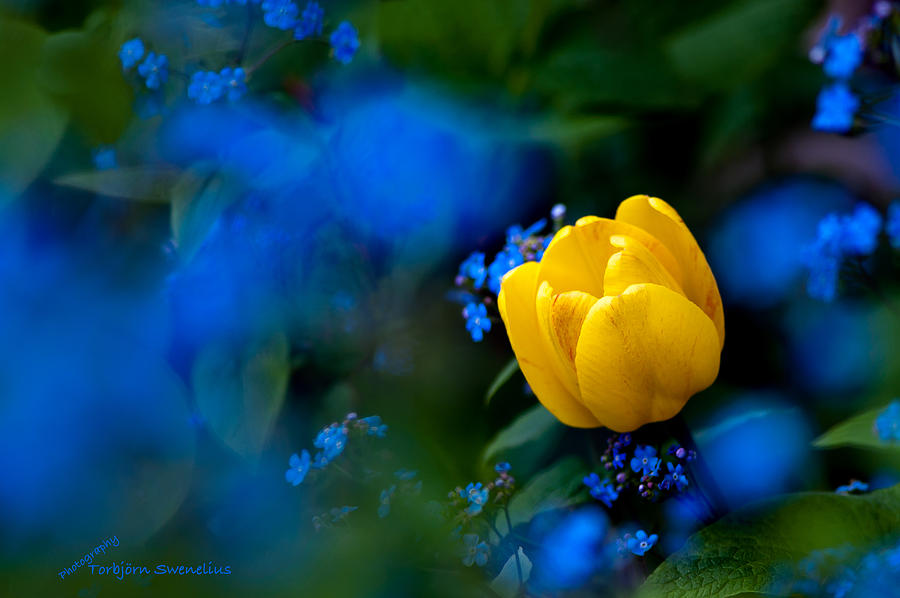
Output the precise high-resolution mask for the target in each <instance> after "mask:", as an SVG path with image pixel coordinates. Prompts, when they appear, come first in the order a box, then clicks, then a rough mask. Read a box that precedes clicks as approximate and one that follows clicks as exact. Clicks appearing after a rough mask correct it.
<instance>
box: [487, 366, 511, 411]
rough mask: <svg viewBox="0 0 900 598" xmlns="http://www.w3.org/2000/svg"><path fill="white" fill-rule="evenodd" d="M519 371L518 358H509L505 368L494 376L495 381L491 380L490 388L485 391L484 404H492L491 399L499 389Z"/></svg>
mask: <svg viewBox="0 0 900 598" xmlns="http://www.w3.org/2000/svg"><path fill="white" fill-rule="evenodd" d="M518 371H519V362H518V361H516V358H515V357H513V358H512V359H510V360H509V363H507V364H506V365H505V366H503V369H502V370H500V372H499V373H498V374H497V377H496V378H494V381H493V382H491V386H490V388H488V390H487V392H486V393H484V404H485V406H487V405H490V403H491V399H492V398H494V395H495V394H497V391H498V390H500V388H501V387H502V386H503V385H504V384H506V383H507V382H509V379H510V378H512V377H513V374H515V373H516V372H518Z"/></svg>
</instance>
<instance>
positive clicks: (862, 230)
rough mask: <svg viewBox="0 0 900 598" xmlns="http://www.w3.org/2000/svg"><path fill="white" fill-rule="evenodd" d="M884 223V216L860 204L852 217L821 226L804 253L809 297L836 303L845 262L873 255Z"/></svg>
mask: <svg viewBox="0 0 900 598" xmlns="http://www.w3.org/2000/svg"><path fill="white" fill-rule="evenodd" d="M881 223H882V218H881V214H879V213H878V211H877V210H876V209H875V208H873V207H872V206H870V205H868V204H865V203H860V204H858V205H857V206H856V209H855V210H854V211H853V213H851V214H844V215H838V214H829V215H827V216H826V217H825V218H823V219H822V220H821V221H820V222H819V226H818V228H817V230H816V239H815V241H813V243H812V244H811V245H808V246H807V247H805V248H804V251H803V261H804V263H805V265H806V267H807V268H808V270H809V279H808V280H807V284H806V291H807V293H809V296H810V297H813V298H814V299H819V300H821V301H832V300H833V299H834V297H835V295H836V294H837V283H838V280H839V274H840V269H841V264H842V262H843V261H844V260H845V259H846V258H864V257H867V256H870V255H872V253H874V251H875V249H876V247H877V246H878V234H879V232H880V231H881Z"/></svg>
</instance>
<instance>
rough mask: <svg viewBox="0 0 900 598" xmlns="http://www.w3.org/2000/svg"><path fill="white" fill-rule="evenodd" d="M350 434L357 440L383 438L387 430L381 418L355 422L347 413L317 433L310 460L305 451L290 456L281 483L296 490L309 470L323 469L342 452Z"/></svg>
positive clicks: (360, 419)
mask: <svg viewBox="0 0 900 598" xmlns="http://www.w3.org/2000/svg"><path fill="white" fill-rule="evenodd" d="M352 432H357V433H358V434H359V435H361V436H377V437H379V438H384V436H385V434H386V433H387V426H386V425H384V424H382V423H381V418H380V417H378V416H377V415H372V416H370V417H363V418H359V417H357V415H356V414H355V413H348V414H347V417H345V418H344V420H343V421H342V422H340V423H338V422H334V423H332V424H329V425H327V426H325V427H324V428H322V431H320V432H319V433H318V435H317V436H316V438H315V440H314V441H313V446H314V447H315V448H317V449H320V450H319V451H318V452H317V453H316V455H315V457H311V456H310V453H309V451H307V450H306V449H303V451H301V453H300V454H299V455H298V454H297V453H294V454H293V455H291V457H290V459H289V461H288V464H289V465H290V468H289V469H288V470H287V471H286V472H285V473H284V477H285V480H287V482H288V483H290V484H293V485H294V486H299V485H300V484H301V483H303V480H304V479H306V475H307V474H308V473H309V471H310V469H325V467H327V466H328V464H329V463H331V462H332V461H334V460H335V459H337V458H338V457H339V456H340V455H341V454H342V453H343V452H344V449H345V448H346V447H347V440H348V438H349V436H350V434H351V433H352Z"/></svg>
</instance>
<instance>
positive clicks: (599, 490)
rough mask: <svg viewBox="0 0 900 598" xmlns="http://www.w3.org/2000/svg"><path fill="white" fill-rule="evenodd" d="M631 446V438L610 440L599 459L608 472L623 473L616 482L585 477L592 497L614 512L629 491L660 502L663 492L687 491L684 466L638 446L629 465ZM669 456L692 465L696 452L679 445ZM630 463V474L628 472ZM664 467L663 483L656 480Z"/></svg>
mask: <svg viewBox="0 0 900 598" xmlns="http://www.w3.org/2000/svg"><path fill="white" fill-rule="evenodd" d="M630 445H631V435H630V434H621V435H620V434H613V435H612V436H610V437H609V438H608V439H607V447H606V451H604V453H603V455H602V456H601V457H600V462H601V463H603V466H604V468H605V469H606V470H607V471H610V472H613V471H616V470H622V471H619V472H618V473H616V474H615V477H614V478H613V479H603V478H601V477H600V476H599V475H598V474H596V473H590V474H588V475H587V476H585V477H584V480H583V481H584V485H585V486H587V487H588V488H589V490H590V493H591V496H592V497H594V498H595V499H597V500H599V501H600V502H602V503H603V504H604V505H606V506H607V508H612V505H613V503H614V502H615V501H616V499H618V498H619V495H620V494H621V493H622V492H623V491H624V490H626V489H628V488H635V487H636V489H637V493H638V494H639V495H640V496H641V497H642V498H646V499H649V500H657V499H658V498H659V497H660V491H661V490H665V491H674V492H683V491H684V490H686V489H687V487H688V485H689V481H688V478H687V474H686V472H685V470H684V466H683V465H682V464H681V463H678V462H677V461H676V462H669V461H665V462H664V461H663V460H662V459H661V458H659V457H658V456H657V451H656V448H655V447H652V446H649V445H640V444H639V445H636V446H635V448H634V452H633V453H632V454H631V455H632V456H631V459H630V461H629V459H628V457H629V451H628V450H627V449H628V447H629V446H630ZM668 454H669V455H672V456H674V457H675V458H676V459H678V460H679V461H682V460H683V461H692V460H693V459H694V458H696V453H695V452H694V451H688V450H686V449H684V448H682V447H679V446H678V445H673V446H672V447H671V448H670V449H669V451H668ZM626 462H627V463H628V464H629V466H630V469H631V474H636V477H634V476H632V475H631V474H629V472H628V469H626V468H625V463H626ZM664 463H665V466H666V469H667V470H668V473H666V474H664V475H663V479H662V480H657V478H658V477H659V476H660V472H661V471H663V469H662V466H663V464H664Z"/></svg>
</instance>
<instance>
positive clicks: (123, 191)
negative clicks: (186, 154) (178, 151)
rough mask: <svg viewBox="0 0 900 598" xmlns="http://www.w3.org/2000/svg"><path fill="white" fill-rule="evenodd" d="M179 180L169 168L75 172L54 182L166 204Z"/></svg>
mask: <svg viewBox="0 0 900 598" xmlns="http://www.w3.org/2000/svg"><path fill="white" fill-rule="evenodd" d="M181 176H182V173H181V171H180V170H178V169H175V168H171V167H158V166H135V167H126V168H115V169H112V170H89V171H87V172H75V173H72V174H67V175H64V176H61V177H59V178H57V179H56V180H55V181H54V182H55V183H56V184H57V185H63V186H65V187H74V188H75V189H81V190H82V191H91V192H93V193H97V194H99V195H106V196H107V197H116V198H119V199H130V200H135V201H150V202H167V201H169V200H170V199H171V197H172V192H173V190H174V189H175V187H176V184H177V183H178V182H179V181H180V180H181Z"/></svg>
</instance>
